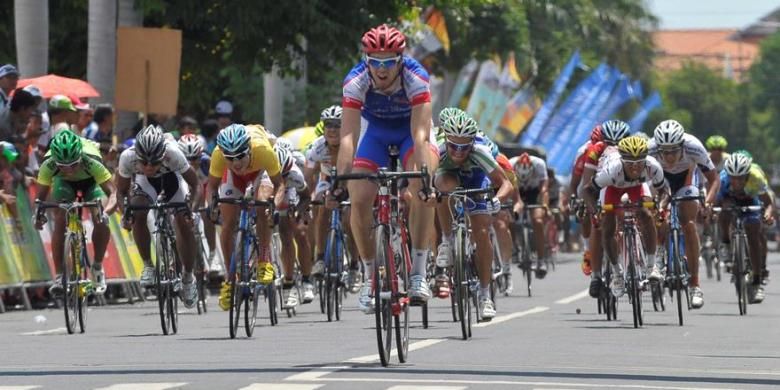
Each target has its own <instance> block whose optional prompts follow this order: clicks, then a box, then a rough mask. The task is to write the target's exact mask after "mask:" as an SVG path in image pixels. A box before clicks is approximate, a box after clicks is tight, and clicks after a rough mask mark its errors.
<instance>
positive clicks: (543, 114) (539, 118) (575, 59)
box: [520, 50, 581, 146]
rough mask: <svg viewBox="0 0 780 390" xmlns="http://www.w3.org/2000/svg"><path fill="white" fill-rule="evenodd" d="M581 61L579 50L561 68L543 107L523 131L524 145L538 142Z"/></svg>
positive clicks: (521, 141)
mask: <svg viewBox="0 0 780 390" xmlns="http://www.w3.org/2000/svg"><path fill="white" fill-rule="evenodd" d="M580 63H581V59H580V51H579V50H577V51H575V52H574V54H572V56H571V58H570V59H569V62H568V63H566V66H564V67H563V70H561V74H560V75H558V79H557V80H555V83H554V84H553V87H552V89H551V90H550V93H549V94H548V95H547V97H546V98H545V99H544V103H542V108H540V109H539V111H538V112H537V113H536V115H534V119H533V120H532V121H531V124H530V125H528V128H527V129H526V130H525V132H523V137H522V138H521V140H520V143H521V144H522V145H526V146H531V145H533V144H535V143H536V141H537V139H538V138H539V135H540V134H541V133H542V130H544V128H545V125H546V124H547V120H548V119H550V116H551V115H552V113H553V110H554V109H555V106H556V105H557V104H558V99H560V98H561V94H563V90H564V89H566V85H567V84H568V83H569V79H571V75H572V73H574V68H575V67H577V66H579V65H580Z"/></svg>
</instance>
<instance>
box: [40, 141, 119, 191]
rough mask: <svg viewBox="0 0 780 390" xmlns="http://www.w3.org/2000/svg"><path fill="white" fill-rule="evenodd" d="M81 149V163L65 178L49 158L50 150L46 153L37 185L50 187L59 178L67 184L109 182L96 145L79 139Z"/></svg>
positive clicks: (108, 176)
mask: <svg viewBox="0 0 780 390" xmlns="http://www.w3.org/2000/svg"><path fill="white" fill-rule="evenodd" d="M81 147H82V157H81V163H80V164H79V167H78V169H77V170H76V171H74V172H73V173H71V174H69V175H67V176H66V175H65V174H64V173H63V172H62V171H60V169H59V168H58V167H57V163H56V162H54V159H53V158H52V157H51V150H49V151H48V152H46V156H45V157H44V161H43V163H41V168H40V170H39V171H38V179H37V181H38V183H39V184H41V185H44V186H51V185H52V183H53V179H54V177H60V178H62V179H63V180H65V181H69V182H78V181H82V180H86V179H94V180H95V182H96V183H97V184H103V183H105V182H107V181H108V180H110V179H111V172H110V171H109V170H108V168H106V166H105V165H103V162H102V161H101V160H102V158H101V156H100V151H99V150H98V147H97V144H95V143H94V142H92V141H90V140H88V139H85V138H81Z"/></svg>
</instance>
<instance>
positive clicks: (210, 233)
mask: <svg viewBox="0 0 780 390" xmlns="http://www.w3.org/2000/svg"><path fill="white" fill-rule="evenodd" d="M200 219H201V220H202V221H203V234H204V235H205V236H206V242H207V243H208V244H209V250H210V251H211V253H214V251H215V250H217V229H216V228H215V227H214V224H213V223H212V222H211V219H210V218H209V216H208V214H207V213H206V212H205V211H203V212H202V213H201V218H200ZM212 256H213V255H212Z"/></svg>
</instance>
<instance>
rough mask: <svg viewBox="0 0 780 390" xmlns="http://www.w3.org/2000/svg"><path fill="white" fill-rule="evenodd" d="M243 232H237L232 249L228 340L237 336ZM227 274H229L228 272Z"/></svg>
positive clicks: (242, 269)
mask: <svg viewBox="0 0 780 390" xmlns="http://www.w3.org/2000/svg"><path fill="white" fill-rule="evenodd" d="M245 234H246V233H245V232H243V231H241V230H239V231H238V236H237V237H236V241H235V246H234V248H233V259H232V262H231V264H233V267H234V269H235V272H233V276H232V279H233V283H232V284H231V285H230V311H229V312H230V313H229V315H230V318H229V319H228V321H229V328H228V331H229V332H230V338H231V339H234V338H236V335H237V334H238V324H239V323H240V322H239V321H240V319H241V302H242V301H243V295H244V287H243V286H241V281H242V280H243V279H244V277H245V276H244V273H245V272H244V271H245V270H244V266H245V264H246V256H244V239H245ZM228 274H229V272H228Z"/></svg>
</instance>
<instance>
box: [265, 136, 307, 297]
mask: <svg viewBox="0 0 780 390" xmlns="http://www.w3.org/2000/svg"><path fill="white" fill-rule="evenodd" d="M283 139H284V138H278V139H277V141H279V140H283ZM274 151H275V152H276V157H277V159H278V160H279V165H280V166H281V175H282V177H283V178H284V181H285V187H286V189H287V191H286V192H285V195H284V201H283V202H282V203H281V205H280V207H279V208H278V211H279V216H280V217H281V218H280V223H279V235H280V237H281V239H282V268H283V270H284V282H283V283H282V298H283V300H284V302H285V303H284V308H293V307H295V306H298V301H299V298H300V297H298V290H297V289H295V288H293V286H294V285H295V281H294V280H293V276H295V272H294V268H295V254H296V253H295V252H296V248H297V249H298V259H299V260H300V267H301V277H302V285H303V303H309V302H311V301H313V300H314V285H313V284H312V283H311V272H312V264H311V246H310V245H309V240H308V239H306V229H305V228H304V227H303V226H302V225H303V224H300V225H299V224H298V219H297V215H296V214H297V213H293V212H291V211H293V210H297V211H298V213H299V214H300V215H301V216H303V215H304V214H305V210H306V209H307V208H308V207H309V200H310V199H309V190H308V187H307V186H306V181H305V180H304V178H303V172H301V169H300V168H299V167H298V165H296V164H295V159H294V157H293V155H292V152H291V151H290V150H288V149H287V148H286V147H285V146H284V142H277V144H276V145H274Z"/></svg>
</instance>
